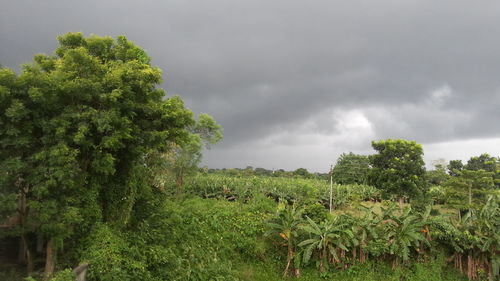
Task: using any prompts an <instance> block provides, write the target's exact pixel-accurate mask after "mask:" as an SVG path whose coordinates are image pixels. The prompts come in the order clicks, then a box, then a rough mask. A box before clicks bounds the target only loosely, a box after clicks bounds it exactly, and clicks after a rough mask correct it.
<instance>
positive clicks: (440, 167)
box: [425, 159, 449, 185]
mask: <svg viewBox="0 0 500 281" xmlns="http://www.w3.org/2000/svg"><path fill="white" fill-rule="evenodd" d="M433 165H434V170H430V171H427V172H426V174H425V177H426V178H427V181H428V182H429V183H430V184H432V185H441V184H442V183H443V182H445V181H446V180H447V179H448V177H449V175H448V174H447V173H446V164H445V162H444V159H440V160H437V161H433Z"/></svg>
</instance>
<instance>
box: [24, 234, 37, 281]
mask: <svg viewBox="0 0 500 281" xmlns="http://www.w3.org/2000/svg"><path fill="white" fill-rule="evenodd" d="M21 241H22V245H23V246H22V249H23V256H24V257H25V258H24V260H25V261H26V272H27V273H28V275H29V274H31V273H32V272H33V270H34V268H35V265H34V262H33V255H32V254H31V250H30V246H29V244H28V237H27V235H26V234H24V233H23V234H21Z"/></svg>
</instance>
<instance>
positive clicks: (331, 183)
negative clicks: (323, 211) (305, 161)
mask: <svg viewBox="0 0 500 281" xmlns="http://www.w3.org/2000/svg"><path fill="white" fill-rule="evenodd" d="M332 203H333V165H330V213H331V212H332V211H333V206H332Z"/></svg>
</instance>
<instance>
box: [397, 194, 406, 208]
mask: <svg viewBox="0 0 500 281" xmlns="http://www.w3.org/2000/svg"><path fill="white" fill-rule="evenodd" d="M398 201H399V209H401V211H403V204H404V202H405V200H404V198H403V197H400V198H399V200H398Z"/></svg>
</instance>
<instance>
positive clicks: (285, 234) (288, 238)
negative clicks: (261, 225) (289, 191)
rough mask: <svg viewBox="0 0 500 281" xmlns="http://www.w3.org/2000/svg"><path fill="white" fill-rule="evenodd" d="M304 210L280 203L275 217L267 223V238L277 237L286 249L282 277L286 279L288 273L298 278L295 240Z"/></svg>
mask: <svg viewBox="0 0 500 281" xmlns="http://www.w3.org/2000/svg"><path fill="white" fill-rule="evenodd" d="M303 212H304V209H303V208H301V207H296V206H295V205H288V204H283V203H280V204H279V207H278V211H277V214H276V216H275V217H274V218H273V219H271V221H269V222H268V224H267V225H268V229H269V230H268V231H267V232H266V235H267V236H278V237H280V238H281V240H284V241H285V246H286V247H287V259H286V266H285V270H284V271H283V276H284V277H286V276H288V275H289V274H290V273H292V275H294V276H299V275H300V271H299V268H298V267H296V266H294V265H295V264H296V263H295V262H294V259H295V258H296V255H297V254H296V250H295V248H296V244H297V242H296V238H297V237H298V235H299V230H300V226H301V224H302V223H303V222H304V220H303V218H302V213H303ZM292 263H293V264H292Z"/></svg>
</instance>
